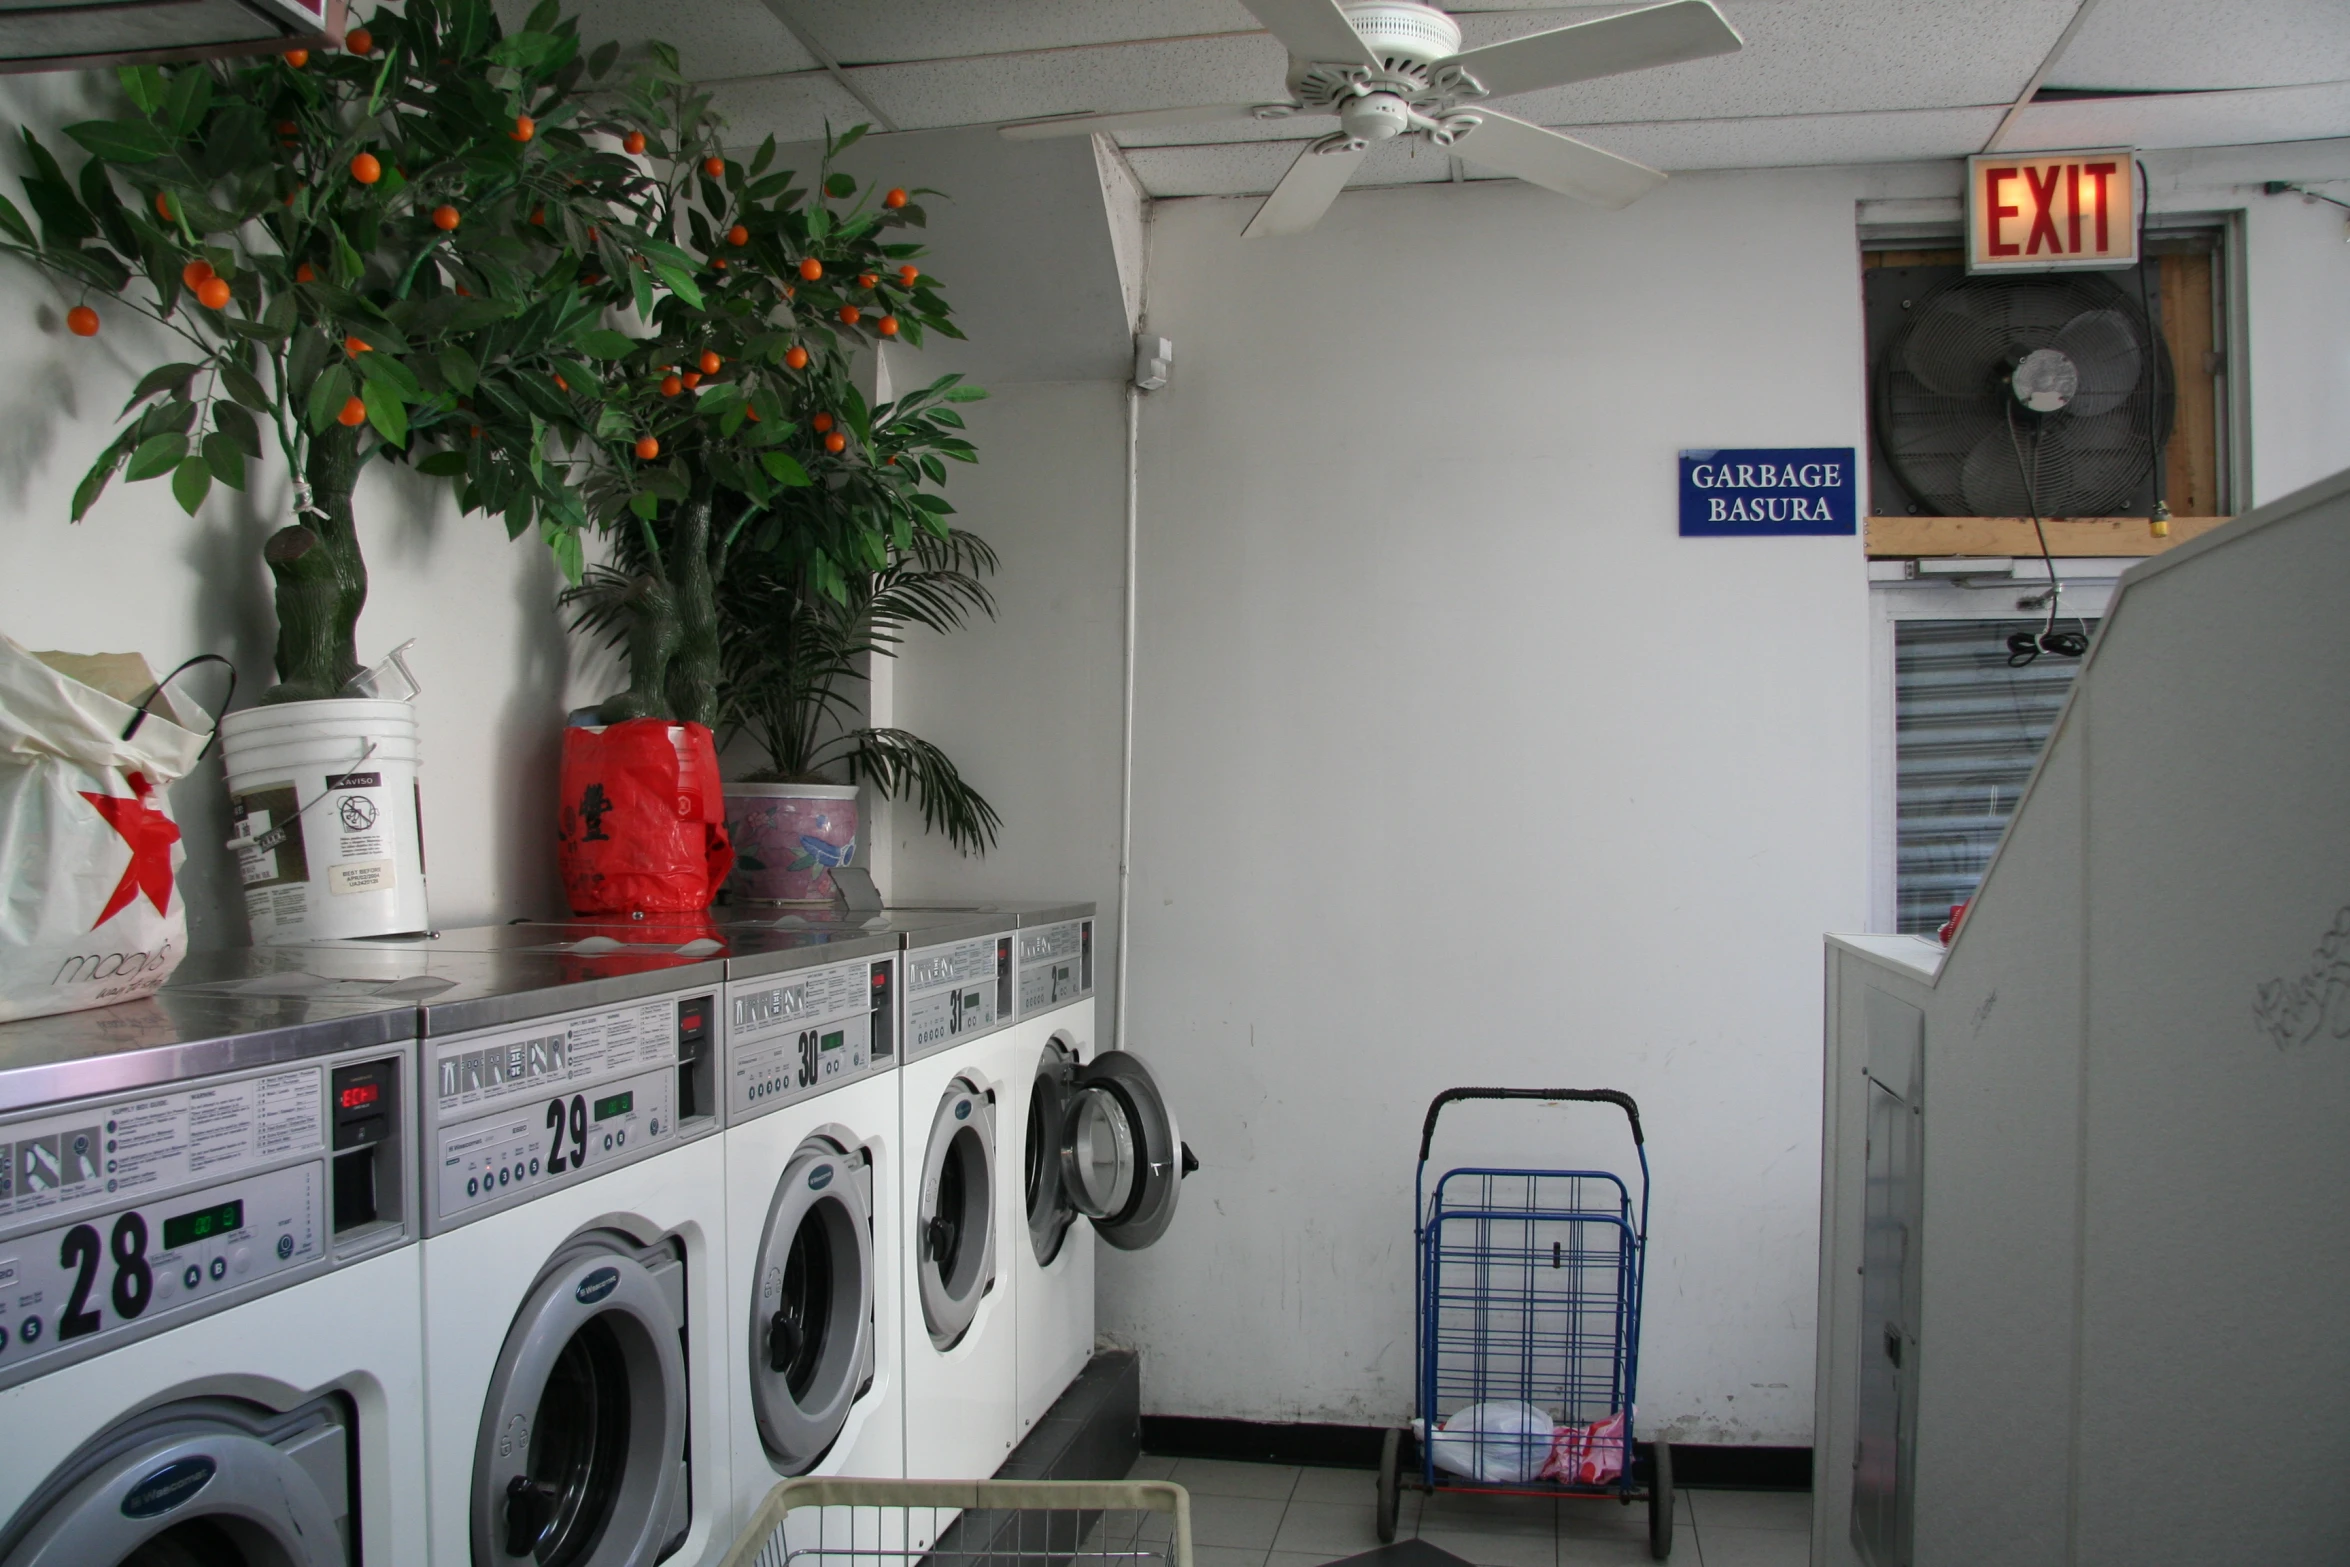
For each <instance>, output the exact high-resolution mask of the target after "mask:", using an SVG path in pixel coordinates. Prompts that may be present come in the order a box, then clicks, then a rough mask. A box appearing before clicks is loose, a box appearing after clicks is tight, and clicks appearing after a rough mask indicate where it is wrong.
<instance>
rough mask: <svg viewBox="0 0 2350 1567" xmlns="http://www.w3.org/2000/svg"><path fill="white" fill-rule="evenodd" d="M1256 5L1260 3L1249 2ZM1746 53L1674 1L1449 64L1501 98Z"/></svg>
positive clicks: (1697, 9) (1716, 20)
mask: <svg viewBox="0 0 2350 1567" xmlns="http://www.w3.org/2000/svg"><path fill="white" fill-rule="evenodd" d="M1248 3H1250V4H1254V3H1255V0H1248ZM1745 47H1746V40H1744V39H1742V38H1740V37H1739V36H1738V34H1737V32H1736V31H1735V30H1734V29H1733V28H1732V27H1731V26H1730V24H1729V23H1728V22H1726V21H1724V20H1723V19H1722V13H1721V12H1719V11H1717V10H1715V9H1714V8H1713V4H1712V0H1669V3H1668V4H1665V5H1652V6H1649V7H1647V8H1645V9H1643V10H1639V11H1625V12H1623V13H1621V14H1619V15H1616V16H1603V17H1601V18H1600V19H1599V20H1598V21H1596V22H1578V23H1576V24H1575V25H1574V26H1573V27H1560V28H1555V29H1553V30H1552V31H1550V32H1547V33H1535V34H1532V35H1531V36H1529V37H1525V38H1512V39H1510V40H1509V41H1508V42H1506V43H1498V44H1487V45H1486V46H1485V47H1484V48H1482V49H1471V50H1470V51H1469V52H1468V53H1466V54H1457V55H1454V56H1453V57H1452V58H1451V59H1450V60H1448V61H1446V62H1445V63H1446V64H1448V65H1457V66H1459V67H1460V68H1461V69H1462V70H1464V71H1467V72H1468V73H1469V74H1470V75H1472V76H1474V77H1476V78H1477V80H1478V81H1479V82H1480V83H1482V84H1483V85H1484V88H1485V90H1486V91H1487V92H1488V93H1490V94H1492V95H1493V96H1494V97H1496V98H1506V97H1508V96H1509V95H1510V94H1511V93H1521V92H1533V91H1535V90H1537V89H1538V88H1543V87H1564V86H1565V85H1566V84H1567V83H1569V82H1587V81H1590V80H1591V79H1592V78H1593V77H1595V76H1614V75H1616V74H1617V73H1618V72H1621V71H1644V70H1647V69H1648V68H1649V67H1651V66H1656V65H1678V64H1680V63H1681V62H1682V61H1683V60H1702V59H1704V58H1706V57H1707V56H1708V55H1716V54H1731V53H1735V52H1736V51H1738V50H1740V49H1743V48H1745Z"/></svg>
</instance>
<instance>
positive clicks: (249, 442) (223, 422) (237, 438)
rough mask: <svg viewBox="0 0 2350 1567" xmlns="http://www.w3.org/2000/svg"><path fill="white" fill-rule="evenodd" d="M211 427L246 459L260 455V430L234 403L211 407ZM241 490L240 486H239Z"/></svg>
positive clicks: (218, 404) (249, 415)
mask: <svg viewBox="0 0 2350 1567" xmlns="http://www.w3.org/2000/svg"><path fill="white" fill-rule="evenodd" d="M212 427H213V428H214V429H216V430H218V431H219V432H220V433H221V434H222V435H225V436H227V437H228V438H229V439H230V440H232V441H234V442H235V443H236V444H237V448H238V450H240V451H242V452H243V453H244V454H245V455H246V456H248V457H258V456H260V455H261V430H260V427H259V426H258V425H256V424H254V423H253V416H252V415H251V414H249V413H247V412H245V410H244V409H242V408H240V407H238V406H237V405H236V404H235V403H217V402H216V403H214V404H213V405H212ZM240 488H241V486H240Z"/></svg>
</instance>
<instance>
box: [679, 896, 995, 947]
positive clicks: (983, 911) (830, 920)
mask: <svg viewBox="0 0 2350 1567" xmlns="http://www.w3.org/2000/svg"><path fill="white" fill-rule="evenodd" d="M723 912H724V913H725V916H726V920H725V923H726V924H727V926H728V927H729V928H733V929H746V928H747V929H753V930H776V931H854V932H861V933H863V934H867V935H879V936H886V937H889V938H891V945H893V946H902V947H905V948H907V949H908V950H911V949H913V948H915V947H935V946H940V945H943V944H945V943H947V942H950V941H967V940H969V939H971V938H972V937H974V936H996V935H1001V934H1003V933H1004V932H1006V931H1010V930H1016V929H1018V928H1019V923H1020V922H1019V918H1018V916H1016V915H1013V914H1009V913H1006V912H1004V911H1003V910H1001V909H997V908H993V907H981V906H976V905H972V904H960V905H956V906H953V907H945V906H938V907H918V906H915V905H911V904H906V905H893V906H892V907H890V908H886V909H883V910H882V911H881V912H880V913H879V914H864V915H859V914H849V913H844V912H843V911H842V910H840V909H839V908H837V907H836V908H829V909H827V908H816V909H792V910H782V909H778V910H776V911H774V912H772V913H769V912H767V911H760V912H758V913H755V914H754V913H750V912H749V911H746V910H737V909H728V910H725V911H723Z"/></svg>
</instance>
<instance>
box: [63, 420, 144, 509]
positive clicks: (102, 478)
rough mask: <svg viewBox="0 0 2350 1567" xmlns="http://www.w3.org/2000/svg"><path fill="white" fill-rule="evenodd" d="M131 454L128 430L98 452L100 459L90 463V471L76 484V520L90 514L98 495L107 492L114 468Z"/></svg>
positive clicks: (74, 495) (74, 494) (74, 497)
mask: <svg viewBox="0 0 2350 1567" xmlns="http://www.w3.org/2000/svg"><path fill="white" fill-rule="evenodd" d="M129 454H130V432H129V431H127V430H126V431H124V432H123V433H122V434H121V435H118V436H116V437H115V438H114V439H113V440H112V441H111V442H109V443H108V444H107V447H106V450H104V451H102V452H100V453H99V454H98V460H97V461H96V462H94V463H92V464H90V471H89V472H88V473H86V474H83V475H82V482H81V483H79V484H77V485H75V486H74V491H73V520H74V521H76V522H79V521H81V520H82V519H83V518H84V517H86V516H88V515H89V514H90V508H91V507H93V506H95V505H97V504H98V497H99V496H100V495H103V494H104V493H106V482H107V481H108V480H109V479H111V478H113V477H114V470H115V469H117V468H119V467H121V466H122V460H123V458H124V457H126V456H128V455H129Z"/></svg>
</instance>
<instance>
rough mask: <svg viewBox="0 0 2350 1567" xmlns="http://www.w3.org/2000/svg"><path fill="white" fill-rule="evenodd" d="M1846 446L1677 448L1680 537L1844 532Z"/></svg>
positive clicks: (1850, 528) (1849, 526) (1849, 528)
mask: <svg viewBox="0 0 2350 1567" xmlns="http://www.w3.org/2000/svg"><path fill="white" fill-rule="evenodd" d="M1852 459H1853V449H1852V448H1851V447H1849V446H1737V447H1721V448H1716V449H1706V450H1684V451H1683V452H1682V453H1681V536H1682V537H1683V538H1740V537H1754V536H1758V535H1759V536H1764V537H1768V536H1771V535H1776V534H1785V535H1790V536H1801V535H1821V534H1852V533H1855V532H1858V531H1859V529H1858V525H1857V522H1856V519H1855V515H1854V495H1855V492H1856V491H1857V489H1858V486H1857V485H1856V484H1855V483H1854V479H1853V469H1854V463H1853V460H1852Z"/></svg>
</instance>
